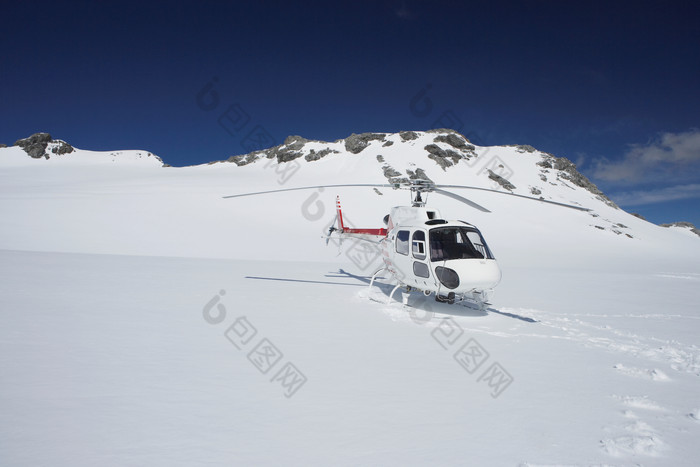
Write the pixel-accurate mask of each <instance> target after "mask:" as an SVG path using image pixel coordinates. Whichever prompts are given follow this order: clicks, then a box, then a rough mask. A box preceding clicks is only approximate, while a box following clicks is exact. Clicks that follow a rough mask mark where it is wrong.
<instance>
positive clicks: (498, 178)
mask: <svg viewBox="0 0 700 467" xmlns="http://www.w3.org/2000/svg"><path fill="white" fill-rule="evenodd" d="M489 178H490V179H491V180H493V181H494V182H496V183H498V184H499V185H501V186H502V187H503V188H505V189H506V190H509V191H513V190H515V185H513V184H512V183H510V182H509V181H508V180H506V179H505V178H503V177H501V176H500V175H498V174H497V173H495V172H494V171H493V170H490V169H489Z"/></svg>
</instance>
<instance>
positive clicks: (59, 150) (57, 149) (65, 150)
mask: <svg viewBox="0 0 700 467" xmlns="http://www.w3.org/2000/svg"><path fill="white" fill-rule="evenodd" d="M54 142H57V143H58V144H57V145H56V146H54V147H53V148H51V152H52V153H54V154H58V155H59V156H60V155H62V154H70V153H71V152H73V151H74V149H73V146H71V145H70V144H68V143H66V142H65V141H60V140H57V141H54Z"/></svg>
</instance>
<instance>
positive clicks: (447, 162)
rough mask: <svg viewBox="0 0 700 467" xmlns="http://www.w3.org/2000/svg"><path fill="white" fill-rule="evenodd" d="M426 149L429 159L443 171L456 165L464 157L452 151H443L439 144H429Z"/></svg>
mask: <svg viewBox="0 0 700 467" xmlns="http://www.w3.org/2000/svg"><path fill="white" fill-rule="evenodd" d="M424 149H425V150H426V151H428V157H429V158H430V159H432V160H434V161H435V162H437V164H438V165H439V166H440V167H441V168H442V170H446V168H447V167H451V166H453V165H455V164H456V163H458V162H459V161H460V160H461V159H463V157H464V156H462V155H461V154H459V153H458V152H456V151H453V150H451V149H442V148H441V147H440V146H438V145H437V144H429V145H427V146H426V147H425V148H424Z"/></svg>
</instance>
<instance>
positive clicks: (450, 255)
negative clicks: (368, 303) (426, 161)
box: [380, 206, 501, 301]
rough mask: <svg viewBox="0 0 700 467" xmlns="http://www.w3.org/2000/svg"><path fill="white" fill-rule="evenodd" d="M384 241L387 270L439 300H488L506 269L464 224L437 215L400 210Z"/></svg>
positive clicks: (391, 220)
mask: <svg viewBox="0 0 700 467" xmlns="http://www.w3.org/2000/svg"><path fill="white" fill-rule="evenodd" d="M387 227H388V229H387V234H386V237H385V238H383V239H382V241H381V243H380V244H381V249H382V259H383V261H384V265H385V267H386V269H387V270H388V271H389V272H390V273H391V274H392V276H393V277H394V278H395V279H396V280H397V281H398V282H399V283H401V284H403V285H405V286H407V287H410V288H411V289H415V290H420V291H423V292H424V293H425V294H426V295H427V294H429V293H435V295H436V297H447V296H450V295H451V296H452V297H465V296H468V297H471V296H473V295H474V294H479V295H480V297H482V299H483V300H484V301H485V299H486V298H487V297H488V295H489V294H490V292H491V289H493V288H494V287H495V286H496V285H497V284H498V283H499V282H500V280H501V270H500V268H499V267H498V263H497V262H496V259H495V258H494V256H493V254H492V252H491V250H490V249H489V247H488V245H487V244H486V241H485V240H484V238H483V236H482V234H481V232H480V231H479V230H478V229H477V228H476V227H475V226H474V225H472V224H469V223H467V222H464V221H447V220H444V219H441V218H440V213H439V212H438V211H436V210H428V209H426V208H425V207H415V206H411V207H407V206H398V207H395V208H393V209H392V212H391V214H390V215H389V218H388V225H387Z"/></svg>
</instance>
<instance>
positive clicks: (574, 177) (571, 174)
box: [537, 153, 619, 209]
mask: <svg viewBox="0 0 700 467" xmlns="http://www.w3.org/2000/svg"><path fill="white" fill-rule="evenodd" d="M537 165H539V166H540V167H543V168H545V169H554V170H559V175H558V176H559V177H561V178H563V179H564V180H568V181H570V182H571V183H573V184H574V185H576V186H579V187H581V188H584V189H586V190H588V191H590V192H591V193H593V194H594V195H596V197H597V198H598V199H600V200H601V201H603V202H604V203H605V204H607V205H608V206H611V207H613V208H615V209H619V207H618V206H617V204H615V202H614V201H613V200H611V199H610V198H608V197H607V196H606V195H605V193H603V192H602V191H600V190H599V189H598V187H597V186H596V185H595V184H594V183H593V182H591V181H590V180H589V179H588V178H587V177H586V176H585V175H583V174H582V173H581V172H579V171H578V169H577V168H576V164H574V163H573V162H571V161H570V160H569V159H567V158H566V157H556V156H553V155H552V154H545V153H543V154H542V160H541V161H539V162H537Z"/></svg>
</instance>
